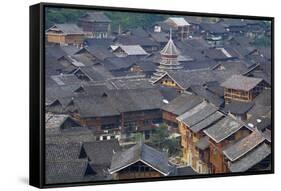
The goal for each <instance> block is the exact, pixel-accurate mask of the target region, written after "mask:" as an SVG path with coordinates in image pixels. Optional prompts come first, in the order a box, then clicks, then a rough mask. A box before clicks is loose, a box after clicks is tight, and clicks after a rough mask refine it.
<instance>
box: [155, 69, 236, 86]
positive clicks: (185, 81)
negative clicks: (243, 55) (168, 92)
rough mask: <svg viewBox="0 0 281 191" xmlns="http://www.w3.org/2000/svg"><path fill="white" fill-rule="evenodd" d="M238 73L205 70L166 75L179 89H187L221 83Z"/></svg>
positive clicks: (174, 72)
mask: <svg viewBox="0 0 281 191" xmlns="http://www.w3.org/2000/svg"><path fill="white" fill-rule="evenodd" d="M240 73H241V72H240V71H236V70H211V69H208V68H207V69H200V70H182V71H169V72H167V75H168V76H169V77H171V78H172V79H174V80H175V81H176V83H177V84H178V85H179V86H180V87H182V88H183V89H187V88H189V87H190V86H192V85H204V84H206V83H207V82H215V81H217V82H219V83H222V82H223V81H225V80H226V79H228V78H229V76H232V75H234V74H240ZM163 77H164V76H163ZM160 79H161V78H160ZM156 82H157V81H156ZM156 82H155V83H156Z"/></svg>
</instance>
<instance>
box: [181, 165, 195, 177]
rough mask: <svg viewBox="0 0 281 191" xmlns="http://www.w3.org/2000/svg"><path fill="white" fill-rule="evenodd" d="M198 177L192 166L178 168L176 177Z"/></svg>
mask: <svg viewBox="0 0 281 191" xmlns="http://www.w3.org/2000/svg"><path fill="white" fill-rule="evenodd" d="M188 175H198V173H197V172H196V171H195V170H193V168H192V167H191V166H185V167H177V169H176V174H175V176H188Z"/></svg>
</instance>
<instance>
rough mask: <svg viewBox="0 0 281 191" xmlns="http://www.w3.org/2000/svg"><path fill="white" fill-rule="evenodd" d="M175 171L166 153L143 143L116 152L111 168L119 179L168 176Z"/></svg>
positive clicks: (111, 171) (114, 175)
mask: <svg viewBox="0 0 281 191" xmlns="http://www.w3.org/2000/svg"><path fill="white" fill-rule="evenodd" d="M173 171H175V168H174V167H173V166H172V165H170V164H169V162H168V158H167V155H166V153H163V152H160V151H158V150H156V149H154V148H152V147H150V146H148V145H145V144H143V143H137V144H136V145H134V146H133V147H131V148H129V149H127V150H124V151H121V152H117V153H115V154H114V155H113V157H112V162H111V166H110V169H109V172H110V174H112V175H113V178H114V179H117V180H122V179H134V178H151V177H161V176H168V175H169V174H171V173H173Z"/></svg>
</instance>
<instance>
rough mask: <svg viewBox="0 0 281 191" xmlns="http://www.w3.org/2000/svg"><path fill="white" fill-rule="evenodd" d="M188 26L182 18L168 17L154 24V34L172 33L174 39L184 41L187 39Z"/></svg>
mask: <svg viewBox="0 0 281 191" xmlns="http://www.w3.org/2000/svg"><path fill="white" fill-rule="evenodd" d="M189 27H190V24H189V23H188V22H187V21H186V20H185V19H184V18H183V17H169V18H168V19H166V20H165V21H163V22H158V23H156V24H154V32H156V33H158V32H169V30H170V29H172V30H173V31H174V36H173V37H174V38H175V39H178V40H184V39H187V38H188V35H189Z"/></svg>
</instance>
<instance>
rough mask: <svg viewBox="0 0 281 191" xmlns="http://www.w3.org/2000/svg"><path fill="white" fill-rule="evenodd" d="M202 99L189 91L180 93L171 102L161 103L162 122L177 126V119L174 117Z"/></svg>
mask: <svg viewBox="0 0 281 191" xmlns="http://www.w3.org/2000/svg"><path fill="white" fill-rule="evenodd" d="M202 101H203V100H202V99H201V98H200V97H198V96H195V95H192V94H190V93H182V94H181V95H179V96H178V97H176V98H175V99H173V100H172V101H171V102H169V103H167V104H165V105H163V107H162V118H163V122H165V123H166V124H168V125H169V126H171V127H178V121H177V119H176V118H177V117H178V116H180V115H182V114H183V113H184V112H186V111H188V110H189V109H191V108H192V107H194V106H195V105H197V104H199V103H201V102H202Z"/></svg>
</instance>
